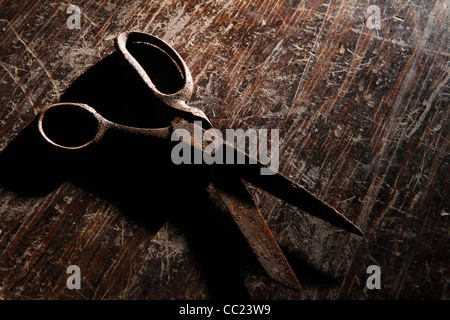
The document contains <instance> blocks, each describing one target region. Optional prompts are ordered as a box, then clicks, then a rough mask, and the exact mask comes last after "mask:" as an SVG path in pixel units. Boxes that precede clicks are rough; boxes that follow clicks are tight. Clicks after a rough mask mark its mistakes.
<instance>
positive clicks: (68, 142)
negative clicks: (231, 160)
mask: <svg viewBox="0 0 450 320" xmlns="http://www.w3.org/2000/svg"><path fill="white" fill-rule="evenodd" d="M116 44H117V47H118V50H119V51H120V53H121V54H122V56H123V58H125V59H126V61H127V62H128V63H129V65H130V66H131V67H132V69H134V71H135V72H137V74H138V76H139V78H140V79H141V80H142V81H144V82H145V84H146V87H148V89H149V90H150V91H151V92H152V93H153V95H154V96H156V98H157V99H159V100H161V101H162V102H163V104H164V105H165V106H168V107H169V108H173V109H176V110H178V111H179V112H181V114H182V115H184V116H177V117H175V118H174V119H173V120H172V121H171V122H170V125H168V126H166V127H162V128H140V127H134V126H127V125H123V124H120V123H117V122H112V121H110V120H108V119H106V118H105V117H103V116H102V115H100V114H99V113H98V112H97V111H96V110H95V109H94V108H92V107H91V106H89V105H87V104H82V103H71V102H64V103H57V104H53V105H50V106H47V107H44V108H43V109H42V110H41V111H40V114H39V118H38V127H39V131H40V133H41V135H42V137H43V138H44V139H45V140H46V141H47V142H49V143H51V144H53V145H54V146H57V147H60V148H64V149H73V150H76V149H81V148H85V147H87V146H89V145H92V144H95V143H96V142H99V141H100V140H101V139H102V137H103V136H104V135H105V133H106V132H108V131H109V130H120V131H122V132H130V133H134V134H139V135H144V136H152V137H157V138H161V139H165V140H169V141H170V140H171V137H172V133H173V132H174V131H175V130H177V129H184V130H187V131H188V132H190V133H191V134H194V131H195V130H200V131H201V132H202V133H204V132H205V130H207V129H209V128H212V125H211V122H210V121H209V119H208V118H207V116H206V115H205V114H204V112H202V111H201V110H200V109H197V108H193V107H189V106H188V105H187V104H186V101H187V100H188V99H189V97H190V96H191V94H192V92H193V81H192V77H191V74H190V71H189V69H188V67H187V66H186V64H185V62H184V61H183V59H182V58H181V56H180V55H179V54H178V53H177V52H176V51H175V50H174V49H173V48H172V47H171V46H170V45H168V44H167V43H166V42H164V41H163V40H161V39H159V38H157V37H155V36H152V35H149V34H145V33H139V32H126V33H121V34H119V35H118V37H117V38H116ZM136 46H140V47H147V46H148V47H151V48H152V50H157V51H158V52H159V55H160V56H161V57H163V58H162V59H163V60H164V61H163V62H164V63H162V64H160V63H156V65H155V64H153V65H151V61H152V56H151V55H149V56H142V55H140V56H137V55H134V54H133V52H134V50H135V48H136ZM149 61H150V63H149ZM159 65H161V66H163V65H170V66H171V67H170V68H169V69H167V68H162V67H161V68H162V70H161V68H158V67H159ZM161 73H162V74H164V75H165V79H169V81H170V82H171V83H176V85H175V86H167V85H166V84H165V83H164V81H160V79H161V78H160V77H159V75H160V74H161ZM149 107H150V108H151V105H150V106H149ZM60 115H63V116H65V117H66V118H67V117H69V118H71V119H72V120H73V119H76V121H77V125H76V126H75V127H72V128H70V126H69V127H65V126H63V127H61V126H60V127H58V126H56V128H57V130H55V126H52V121H54V119H56V118H57V116H60ZM80 119H82V120H83V121H82V122H78V121H79V120H80ZM193 120H199V121H201V122H202V124H203V126H200V127H199V125H198V122H197V121H193ZM74 121H75V120H74ZM67 130H72V131H71V133H70V134H71V135H70V136H71V138H70V139H66V138H63V137H66V136H67V135H65V133H64V131H67ZM73 131H75V134H73ZM66 133H67V132H66ZM215 139H216V141H215V143H220V144H221V145H222V146H223V147H224V148H228V149H229V150H232V152H234V153H235V154H240V155H241V156H244V157H245V158H246V159H247V161H246V163H250V162H251V163H252V164H248V165H245V166H235V167H233V166H231V167H230V166H224V165H218V164H214V165H207V166H205V167H206V170H208V175H209V178H210V184H209V186H208V188H207V191H208V193H209V195H210V196H211V197H215V198H216V199H217V198H218V199H220V201H221V204H222V205H224V206H225V208H226V209H227V211H228V212H229V214H230V215H231V216H232V218H233V219H234V221H235V222H236V224H237V226H238V227H239V229H240V230H241V232H242V233H243V235H244V237H245V239H246V241H247V242H248V244H249V245H250V247H251V249H252V250H253V252H254V254H255V255H256V257H257V258H258V260H259V262H260V264H261V266H262V267H263V269H264V270H265V271H266V273H267V274H268V275H269V277H270V278H272V279H273V280H275V281H276V282H278V283H280V284H283V285H285V286H288V287H290V288H293V289H297V290H300V284H299V282H298V280H297V278H296V276H295V274H294V272H293V270H292V268H291V266H290V265H289V262H288V261H287V259H286V257H285V256H284V254H283V252H282V251H281V249H280V247H279V245H278V244H277V241H276V240H275V238H274V236H273V235H272V232H271V231H270V229H269V227H268V226H267V224H266V222H265V220H264V218H263V216H262V215H261V213H260V211H259V209H258V207H257V206H256V204H255V203H254V201H253V200H252V198H251V196H250V194H249V193H248V190H247V189H246V187H245V185H244V183H243V180H245V181H247V182H249V183H251V184H253V185H255V186H257V187H259V188H261V189H262V190H265V191H267V192H269V193H271V194H273V195H274V196H276V197H278V198H280V199H282V200H284V201H286V202H287V203H290V204H292V205H294V206H296V207H298V208H301V209H303V210H305V211H307V212H308V213H310V214H312V215H314V216H316V217H319V218H321V219H323V220H325V221H327V222H329V223H331V224H333V225H335V226H337V227H339V228H342V229H344V230H346V231H349V232H352V233H354V234H357V235H363V233H362V232H361V230H360V229H359V228H358V227H357V226H356V225H354V224H353V223H352V222H351V221H350V220H348V219H347V218H346V217H345V216H343V215H341V214H340V213H338V212H337V211H336V210H335V209H333V208H332V207H331V206H329V205H328V204H326V203H324V202H323V201H321V200H320V199H318V198H317V197H315V196H314V195H312V194H311V193H309V192H308V191H307V190H306V189H304V188H303V187H301V186H300V185H298V184H296V183H294V182H293V181H291V180H289V179H288V178H286V177H285V176H283V175H282V174H281V173H274V174H272V175H261V174H260V169H261V168H264V167H267V166H266V165H265V164H263V163H261V162H260V161H259V160H258V159H251V156H250V155H249V154H248V153H246V152H245V151H243V150H240V149H238V148H236V147H235V146H234V145H231V144H229V143H227V141H223V140H222V141H217V140H220V138H218V137H215ZM183 143H186V144H188V145H190V147H191V148H193V149H194V150H196V151H197V152H201V153H206V152H210V150H206V148H205V145H204V144H202V143H198V142H195V141H193V140H192V139H191V140H187V141H183ZM250 160H253V161H250Z"/></svg>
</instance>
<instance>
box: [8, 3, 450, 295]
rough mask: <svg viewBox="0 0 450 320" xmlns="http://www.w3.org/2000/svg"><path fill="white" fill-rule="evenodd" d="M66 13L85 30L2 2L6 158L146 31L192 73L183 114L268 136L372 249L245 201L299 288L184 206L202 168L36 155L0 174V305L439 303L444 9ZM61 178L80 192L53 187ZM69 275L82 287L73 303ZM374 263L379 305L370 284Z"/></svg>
mask: <svg viewBox="0 0 450 320" xmlns="http://www.w3.org/2000/svg"><path fill="white" fill-rule="evenodd" d="M72 4H73V5H76V6H78V8H79V9H80V28H79V29H78V28H76V25H74V24H73V23H72V24H71V22H76V21H75V20H70V19H73V18H74V16H73V15H74V14H76V11H71V12H70V13H67V9H68V4H66V3H62V2H53V3H50V2H48V1H31V0H27V1H0V66H1V68H0V79H1V80H0V82H1V87H0V90H1V94H0V150H4V152H3V153H2V154H0V161H1V158H2V157H3V156H4V154H5V153H6V151H7V150H8V148H12V147H11V145H13V143H14V141H17V139H19V138H20V137H21V136H23V135H24V132H26V130H25V128H31V127H30V126H32V125H33V124H34V122H33V121H34V120H35V118H36V115H37V112H38V110H39V109H40V108H42V107H44V106H46V105H49V104H52V103H56V102H59V101H61V100H64V99H68V96H67V95H66V96H65V94H67V90H68V88H70V86H71V84H73V83H74V81H75V80H76V79H77V78H79V77H80V76H81V75H82V74H83V73H85V72H86V71H87V70H89V69H90V68H91V67H92V66H94V65H95V64H96V63H97V62H99V61H101V60H102V59H105V58H107V57H108V56H110V55H111V54H113V52H115V50H116V49H115V47H114V40H115V37H116V36H117V35H118V34H119V33H120V32H123V31H131V30H134V31H141V32H146V33H150V34H153V35H156V36H157V37H160V38H162V39H163V40H165V41H167V42H168V43H169V44H171V45H172V46H173V47H174V48H175V49H176V50H177V51H178V52H179V53H180V55H181V56H182V57H183V59H184V60H185V61H186V64H187V65H188V67H189V69H190V70H191V73H192V77H193V81H194V86H195V89H194V93H193V95H192V97H191V99H190V101H189V105H191V106H193V107H197V108H199V109H201V110H203V111H204V112H205V114H206V115H207V116H208V117H209V118H210V119H211V122H212V124H213V125H214V127H215V128H218V129H219V130H221V131H222V132H224V131H225V129H227V128H232V129H238V128H241V129H244V130H247V129H249V128H253V129H269V130H271V129H277V130H279V137H280V148H279V159H280V167H279V171H280V172H281V173H283V174H284V175H286V176H287V177H289V178H291V179H292V180H294V181H296V182H297V183H298V184H300V185H301V186H303V187H304V188H306V189H307V190H309V191H310V192H312V193H313V194H315V195H316V196H318V197H320V198H321V199H323V200H324V201H326V202H327V203H329V204H330V205H332V206H333V207H335V208H336V209H337V210H338V211H339V212H341V213H342V214H343V215H344V216H346V217H347V218H349V219H350V220H352V221H353V222H355V224H356V225H358V226H359V227H360V228H361V229H362V230H363V232H364V233H365V235H364V236H363V237H359V236H356V235H352V234H350V233H348V232H345V231H342V230H340V229H338V228H335V227H333V226H331V225H330V224H328V223H326V222H324V221H322V220H319V219H317V218H315V217H313V216H311V215H309V214H307V213H305V212H303V211H301V210H299V209H297V208H295V207H293V206H290V205H288V204H286V203H284V202H283V201H281V200H279V199H277V198H275V197H273V196H272V195H270V194H267V193H266V192H264V191H262V190H259V189H257V188H255V187H253V186H251V185H248V187H249V190H250V193H251V195H252V197H253V199H254V200H255V202H256V204H257V205H258V207H259V208H260V210H261V212H262V214H263V216H264V217H265V219H266V221H267V223H268V225H269V227H270V229H271V230H272V232H273V234H274V235H275V238H276V239H277V241H278V243H279V245H280V247H281V248H282V249H283V251H284V252H285V255H286V256H287V258H288V260H289V262H290V263H291V265H292V267H293V269H294V271H295V273H296V275H297V277H298V279H299V282H300V284H301V286H302V291H300V292H298V291H295V290H291V289H289V288H286V287H284V286H282V285H280V284H277V283H275V282H274V281H272V280H271V279H270V278H269V277H268V276H267V275H266V274H265V272H264V271H263V269H262V268H261V267H260V265H259V264H258V261H257V260H256V258H255V257H254V256H253V254H252V251H251V250H250V249H249V247H248V246H247V245H246V243H245V241H244V240H243V237H242V235H241V234H240V233H239V231H237V229H236V226H235V225H234V224H233V222H232V220H230V219H229V217H227V216H226V215H221V214H217V212H213V213H211V212H210V211H208V210H209V209H208V208H209V207H208V205H207V201H206V200H205V199H203V197H202V196H201V195H199V196H198V197H192V194H195V193H194V192H193V191H192V190H194V189H193V188H194V187H193V186H195V187H197V181H195V180H196V173H195V172H189V173H185V172H183V170H179V172H178V171H177V172H176V174H177V175H174V174H173V173H172V172H167V170H166V168H165V167H164V166H163V165H161V163H159V162H158V161H159V160H158V159H159V158H158V157H159V156H160V155H159V154H157V153H155V152H154V149H151V148H149V149H146V148H143V150H138V151H136V153H134V152H135V150H134V149H132V148H128V149H127V147H126V146H124V149H122V150H125V151H124V152H123V153H122V154H121V156H122V157H118V158H116V157H115V155H117V153H116V154H115V155H114V154H107V155H105V154H99V155H98V158H97V157H96V158H95V159H94V158H91V159H85V160H84V161H83V160H82V161H81V162H80V163H79V166H78V165H77V166H76V168H75V167H74V166H73V164H72V165H67V166H65V165H64V163H61V160H58V161H53V160H54V159H53V158H48V155H45V153H44V151H42V150H41V149H39V148H40V147H38V146H37V144H34V142H29V144H28V145H26V144H25V147H22V148H17V147H16V148H15V150H13V151H14V152H16V154H13V156H12V159H14V161H10V162H9V163H8V162H6V163H8V164H7V165H5V164H4V165H2V167H0V170H1V173H0V180H2V181H3V180H5V181H6V180H7V182H2V183H0V298H2V299H212V298H252V299H313V300H315V299H447V298H448V277H449V268H448V263H449V215H450V197H449V195H450V190H449V188H450V183H449V179H450V174H449V172H450V171H449V166H448V165H449V152H450V149H449V139H450V123H449V113H450V107H449V99H450V98H449V97H450V86H449V83H450V82H449V79H450V62H449V61H450V59H449V58H450V46H449V44H450V34H449V32H448V30H449V29H450V19H449V10H450V3H449V2H448V1H445V0H436V1H431V0H430V1H419V0H412V1H391V0H387V1H368V0H364V1H351V0H342V1H341V0H319V1H277V0H268V1H261V0H258V1H228V0H218V1H158V0H153V1H140V2H136V1H123V0H122V1H110V2H109V1H98V0H97V1H96V0H91V1H75V2H73V3H72ZM370 5H376V8H378V9H379V13H380V16H379V17H378V16H377V10H376V8H375V9H374V11H371V10H369V13H368V7H369V6H370ZM68 20H70V21H69V24H68ZM378 23H379V25H377V24H378ZM69 27H74V28H69ZM109 71H110V72H111V70H109ZM112 74H113V76H114V72H112ZM103 75H104V74H103ZM104 77H105V78H108V77H107V76H106V75H104ZM106 80H108V79H106ZM97 85H98V88H99V90H100V89H102V90H100V91H101V92H102V93H99V95H100V94H104V95H105V96H108V97H109V99H111V97H116V98H117V99H126V94H127V93H128V92H121V91H118V90H116V88H115V87H114V86H112V87H108V88H106V89H105V86H104V82H102V80H101V79H100V80H99V82H96V83H93V84H92V86H91V87H92V88H93V89H97V88H96V86H97ZM119 88H120V86H119ZM105 90H106V91H105ZM100 91H99V92H100ZM78 94H79V92H78ZM81 96H82V95H81ZM100 98H101V97H100ZM29 124H30V126H29ZM33 129H35V127H33ZM24 130H25V131H24ZM18 145H20V144H18ZM22 146H24V145H22ZM158 150H159V149H158ZM14 152H13V153H14ZM124 154H125V155H129V156H130V157H134V158H132V159H131V160H130V159H129V158H127V157H123V155H124ZM46 157H47V158H46ZM99 159H101V161H100V160H99ZM117 159H121V161H122V160H123V161H125V162H124V163H122V162H120V163H118V161H117ZM136 159H137V160H136ZM52 161H53V162H52ZM90 161H92V164H91V165H90V166H89V165H88V164H89V163H90ZM93 166H95V168H94V169H93V168H92V167H93ZM55 168H57V169H58V170H52V169H55ZM80 168H82V170H79V171H77V170H78V169H80ZM86 168H87V171H86V170H85V169H86ZM142 168H146V169H147V170H144V171H146V172H145V173H142V174H140V172H142V171H139V170H142ZM138 169H139V170H138ZM66 171H67V172H80V174H81V176H82V178H81V176H77V178H79V179H71V180H67V181H65V180H64V179H62V180H61V181H59V180H58V178H60V177H65V175H64V174H65V173H66ZM194 171H195V170H194ZM86 172H87V173H89V174H86ZM83 173H85V174H83ZM178 174H179V175H178ZM77 175H78V173H77ZM165 175H168V177H169V178H167V179H166V178H165ZM5 177H7V178H8V179H6V178H5ZM177 177H180V178H179V179H176V178H177ZM56 181H57V182H58V183H56V184H55V185H53V184H52V183H54V182H56ZM86 181H87V182H86ZM118 181H119V182H120V183H118ZM50 185H51V187H50ZM44 187H49V188H48V189H46V188H44ZM185 192H186V193H187V194H190V195H191V196H189V197H187V196H186V195H185V194H184V193H185ZM71 265H76V266H78V267H79V270H80V275H81V281H80V282H81V288H80V289H69V288H68V287H67V279H68V278H69V277H70V276H71V273H67V269H68V268H69V266H71ZM371 265H375V266H378V267H379V268H380V270H381V277H380V286H381V287H380V289H370V288H369V287H368V286H367V280H368V278H369V277H371V275H372V274H371V273H368V272H367V271H368V267H369V266H371ZM371 279H373V278H371Z"/></svg>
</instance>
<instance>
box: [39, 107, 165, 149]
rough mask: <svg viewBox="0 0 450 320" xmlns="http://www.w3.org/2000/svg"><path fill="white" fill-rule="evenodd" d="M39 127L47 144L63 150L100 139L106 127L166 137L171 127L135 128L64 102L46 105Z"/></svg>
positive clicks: (83, 146)
mask: <svg viewBox="0 0 450 320" xmlns="http://www.w3.org/2000/svg"><path fill="white" fill-rule="evenodd" d="M38 128H39V131H40V133H41V135H42V137H43V138H44V139H45V140H47V142H49V143H50V144H52V145H54V146H56V147H59V148H62V149H72V150H74V149H81V148H85V147H87V146H89V145H91V144H94V143H96V142H99V141H100V140H101V138H102V137H103V136H104V135H105V133H106V132H107V131H108V130H119V131H124V132H129V133H135V134H140V135H145V136H153V137H158V138H163V139H169V137H170V128H169V127H164V128H156V129H147V128H135V127H129V126H124V125H121V124H117V123H114V122H112V121H109V120H107V119H105V118H104V117H102V116H101V115H100V114H99V113H98V112H97V111H95V109H94V108H92V107H90V106H88V105H86V104H83V103H73V102H64V103H56V104H52V105H49V106H47V107H45V108H44V109H43V110H42V111H41V112H40V115H39V119H38Z"/></svg>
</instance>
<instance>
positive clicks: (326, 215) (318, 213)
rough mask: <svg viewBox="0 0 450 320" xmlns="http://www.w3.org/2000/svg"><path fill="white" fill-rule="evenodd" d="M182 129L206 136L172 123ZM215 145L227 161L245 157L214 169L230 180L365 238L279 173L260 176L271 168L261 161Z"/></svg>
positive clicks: (189, 126) (181, 122) (195, 144)
mask: <svg viewBox="0 0 450 320" xmlns="http://www.w3.org/2000/svg"><path fill="white" fill-rule="evenodd" d="M179 128H182V129H185V130H187V131H188V132H189V133H190V134H191V136H194V137H195V131H196V130H200V132H201V136H203V135H204V133H205V130H204V129H203V128H201V127H199V126H197V125H196V124H193V123H191V122H188V121H187V120H185V119H180V118H178V119H176V121H174V122H173V123H172V129H179ZM215 141H216V143H217V145H220V146H221V148H225V150H224V153H225V154H227V157H228V153H233V154H234V155H233V157H234V158H237V155H238V154H239V156H240V158H242V157H243V158H244V159H245V160H244V162H245V163H246V164H242V165H239V164H236V165H222V164H214V165H212V166H216V167H218V166H220V167H221V170H225V171H227V170H228V172H227V173H226V175H227V176H232V175H237V176H238V177H241V178H242V179H244V180H245V181H247V182H250V183H251V184H253V185H255V186H256V187H259V188H261V189H263V190H264V191H266V192H269V193H271V194H272V195H274V196H276V197H277V198H279V199H281V200H283V201H285V202H287V203H289V204H291V205H294V206H296V207H297V208H300V209H302V210H304V211H306V212H308V213H309V214H311V215H313V216H315V217H317V218H320V219H322V220H324V221H327V222H328V223H331V224H332V225H334V226H336V227H339V228H342V229H344V230H346V231H348V232H351V233H354V234H356V235H359V236H363V235H364V233H363V232H362V231H361V229H359V228H358V227H357V226H356V225H355V224H354V223H353V222H351V221H350V220H349V219H348V218H346V217H345V216H343V215H342V214H341V213H339V212H338V211H337V210H336V209H334V208H333V207H331V206H330V205H328V204H327V203H325V202H324V201H322V200H320V199H319V198H317V197H316V196H314V195H313V194H312V193H310V192H309V191H308V190H306V189H305V188H303V187H302V186H300V185H298V184H297V183H295V182H293V181H291V180H290V179H288V178H286V177H285V176H284V175H282V174H281V173H279V172H276V173H274V174H273V175H261V169H262V168H268V166H266V165H264V164H263V163H261V162H260V161H259V160H258V159H255V158H252V157H250V155H248V154H247V153H246V152H245V151H242V150H239V149H237V148H235V147H234V146H233V145H231V144H229V143H228V142H227V141H224V140H223V139H220V138H219V137H215ZM186 143H188V144H190V145H191V146H192V147H194V149H197V150H198V151H200V152H206V151H205V150H204V145H203V144H202V141H195V139H191V140H190V141H186ZM250 159H251V160H250ZM250 163H254V164H250Z"/></svg>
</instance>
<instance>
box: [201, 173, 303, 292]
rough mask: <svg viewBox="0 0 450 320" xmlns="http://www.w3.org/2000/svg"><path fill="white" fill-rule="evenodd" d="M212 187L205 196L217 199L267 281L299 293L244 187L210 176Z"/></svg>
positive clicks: (235, 180) (232, 179) (237, 180)
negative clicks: (246, 244)
mask: <svg viewBox="0 0 450 320" xmlns="http://www.w3.org/2000/svg"><path fill="white" fill-rule="evenodd" d="M212 179H213V184H212V185H210V186H209V188H208V192H209V193H210V196H211V198H216V199H215V201H217V196H218V197H219V198H220V200H221V201H222V203H223V205H224V206H225V207H226V208H227V209H228V212H229V213H230V214H231V216H232V217H233V219H234V221H235V222H236V224H237V226H238V227H239V229H240V230H241V232H242V234H243V235H244V237H245V239H246V240H247V242H248V244H249V245H250V247H251V249H252V250H253V252H254V254H255V255H256V257H257V258H258V261H259V262H260V264H261V266H262V267H263V269H264V270H265V271H266V273H267V274H268V275H269V277H270V278H271V279H272V280H274V281H276V282H278V283H280V284H282V285H285V286H287V287H289V288H292V289H295V290H301V287H300V283H299V282H298V280H297V277H296V276H295V274H294V272H293V270H292V268H291V266H290V265H289V262H288V261H287V259H286V257H285V256H284V254H283V252H282V251H281V249H280V247H279V245H278V243H277V241H276V240H275V238H274V236H273V234H272V232H271V231H270V229H269V227H268V226H267V224H266V222H265V220H264V217H263V216H262V215H261V212H260V211H259V209H258V207H257V206H256V204H255V203H254V202H253V199H252V198H251V196H250V195H249V193H248V191H247V189H246V188H245V185H244V184H243V182H242V180H241V179H240V178H239V177H230V176H227V177H223V176H220V175H217V174H216V173H214V174H212Z"/></svg>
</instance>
